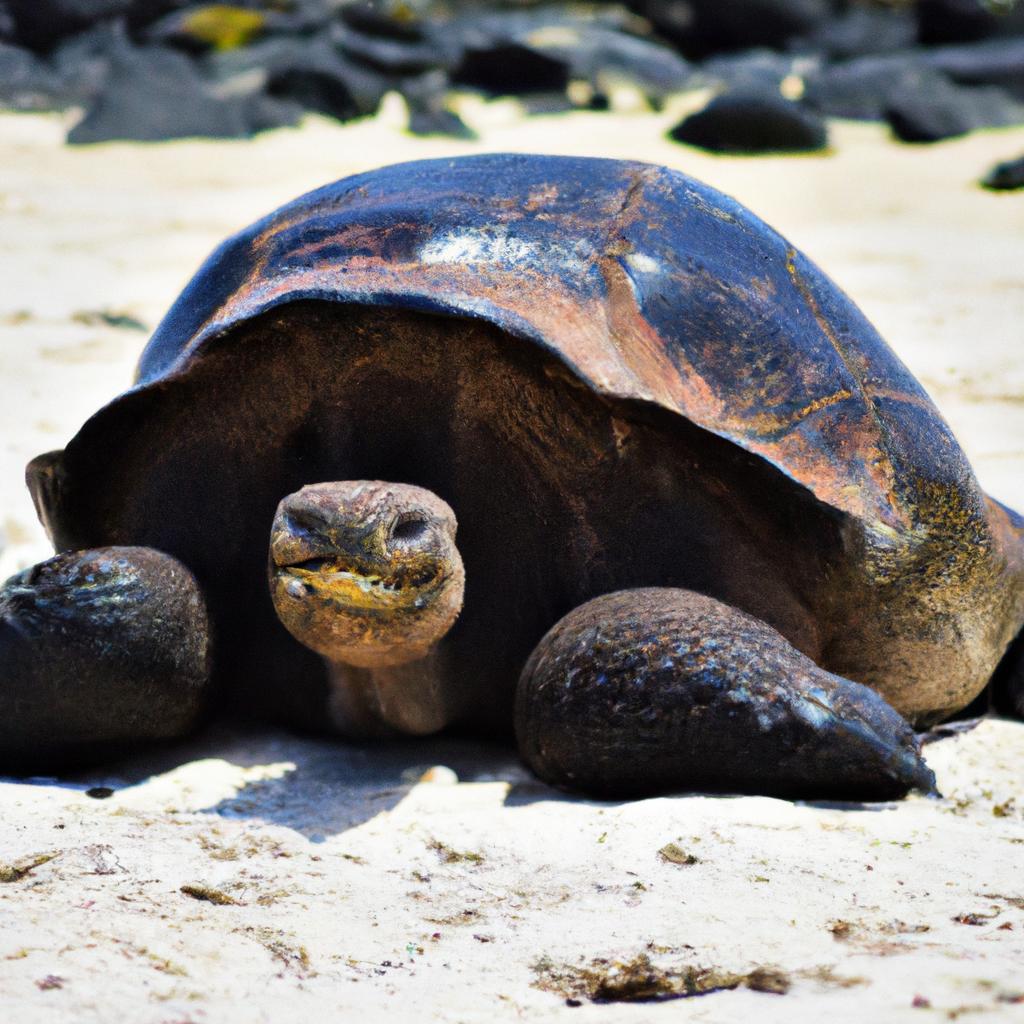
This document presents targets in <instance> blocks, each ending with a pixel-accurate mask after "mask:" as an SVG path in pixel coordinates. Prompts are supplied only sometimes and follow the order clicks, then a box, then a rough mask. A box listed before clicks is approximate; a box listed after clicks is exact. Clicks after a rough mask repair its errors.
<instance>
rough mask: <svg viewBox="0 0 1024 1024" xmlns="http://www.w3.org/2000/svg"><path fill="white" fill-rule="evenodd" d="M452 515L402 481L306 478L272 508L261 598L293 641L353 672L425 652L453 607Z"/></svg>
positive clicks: (456, 603)
mask: <svg viewBox="0 0 1024 1024" xmlns="http://www.w3.org/2000/svg"><path fill="white" fill-rule="evenodd" d="M455 529H456V521H455V513H454V512H452V510H451V508H449V506H448V505H447V504H446V503H445V502H444V501H442V500H441V499H440V498H439V497H438V496H437V495H436V494H433V493H432V492H431V491H428V490H425V489H424V488H422V487H415V486H412V485H411V484H393V483H382V482H380V481H373V480H347V481H340V482H334V483H320V484H311V485H309V486H308V487H303V488H302V489H301V490H299V491H296V492H295V493H294V494H289V495H288V496H287V497H286V498H285V499H284V500H283V501H282V502H281V503H280V505H278V507H277V514H276V515H275V517H274V524H273V527H272V529H271V536H270V566H269V575H270V594H271V597H272V599H273V602H274V608H275V609H276V611H277V615H278V618H280V620H281V622H282V623H284V625H285V627H286V628H287V629H288V631H289V632H290V633H291V634H292V635H293V636H294V637H295V638H296V639H297V640H299V641H300V642H301V643H303V644H305V645H306V646H307V647H309V648H311V649H312V650H314V651H316V652H317V653H318V654H321V655H323V656H324V657H326V658H328V659H329V660H331V661H340V662H344V663H346V664H349V665H354V666H358V667H361V668H383V667H387V666H393V665H402V664H405V663H408V662H411V661H415V660H417V659H419V658H422V657H424V656H426V655H427V654H428V653H429V652H430V650H431V648H432V647H433V646H434V645H435V644H436V643H437V641H438V640H440V639H441V637H443V636H444V635H445V633H447V632H448V630H449V629H450V628H451V626H452V624H453V623H454V622H455V620H456V618H457V617H458V615H459V612H460V611H461V609H462V595H463V588H464V584H465V573H464V570H463V567H462V558H461V557H460V555H459V551H458V549H457V548H456V546H455Z"/></svg>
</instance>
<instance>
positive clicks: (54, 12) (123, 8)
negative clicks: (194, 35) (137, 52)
mask: <svg viewBox="0 0 1024 1024" xmlns="http://www.w3.org/2000/svg"><path fill="white" fill-rule="evenodd" d="M6 3H7V7H8V11H9V13H10V15H11V16H12V18H13V20H14V24H15V34H16V35H15V37H16V39H17V40H18V41H19V42H21V43H23V44H24V45H26V46H29V47H31V48H32V49H33V50H37V51H44V50H49V49H50V48H51V47H52V46H53V45H54V44H55V43H57V42H59V41H60V40H61V39H65V38H67V37H68V36H73V35H75V34H76V33H78V32H81V31H82V30H83V29H86V28H89V27H90V26H92V25H97V24H99V23H101V22H104V21H110V20H112V19H116V18H123V19H125V20H126V21H127V22H128V24H129V25H130V26H132V27H135V26H137V25H145V24H147V23H149V22H150V21H152V20H153V19H154V18H157V17H159V16H160V15H162V14H164V13H166V12H167V11H170V10H173V9H174V8H175V7H180V6H182V4H183V3H184V0H6Z"/></svg>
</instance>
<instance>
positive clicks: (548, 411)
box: [0, 155, 1024, 798]
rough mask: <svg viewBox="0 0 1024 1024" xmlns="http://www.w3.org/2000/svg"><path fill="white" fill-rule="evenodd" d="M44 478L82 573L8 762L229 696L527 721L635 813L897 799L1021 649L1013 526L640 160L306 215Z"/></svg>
mask: <svg viewBox="0 0 1024 1024" xmlns="http://www.w3.org/2000/svg"><path fill="white" fill-rule="evenodd" d="M28 481H29V486H30V488H31V490H32V494H33V496H34V499H35V502H36V506H37V508H38V512H39V515H40V517H41V519H42V522H43V523H44V525H45V527H46V529H47V531H48V532H49V535H50V537H51V538H52V540H53V542H54V545H55V547H56V550H57V551H58V552H60V554H58V555H57V556H56V557H55V558H53V559H50V560H49V561H47V562H44V563H42V564H40V565H38V566H36V567H34V568H32V569H30V570H27V571H26V572H24V573H22V574H20V575H18V576H16V577H14V578H13V579H12V580H10V581H9V582H8V583H7V584H6V587H5V589H4V591H3V595H2V600H0V613H2V619H0V645H2V647H0V650H2V654H3V661H2V664H3V670H2V671H3V678H2V680H0V684H2V692H0V702H2V703H0V706H2V709H3V714H2V724H0V758H2V761H3V763H4V764H5V765H7V766H9V767H10V766H14V767H18V766H21V767H22V768H24V767H26V766H31V767H35V768H38V766H40V765H51V766H52V765H56V764H61V763H63V764H67V763H74V762H76V761H80V760H82V759H84V758H86V757H91V756H96V755H97V754H102V753H103V752H104V751H107V750H109V749H110V748H111V747H112V746H115V745H117V744H121V743H129V742H135V743H138V742H143V741H149V740H153V739H158V738H166V737H170V736H175V735H180V734H182V733H183V732H185V731H187V730H188V729H189V728H190V727H192V726H193V724H194V722H195V721H196V719H197V716H199V715H200V713H201V712H202V711H203V710H204V709H205V708H207V707H210V706H213V707H217V706H220V707H229V708H232V709H234V710H235V711H241V712H244V713H247V714H254V715H258V716H262V717H271V718H273V719H275V720H277V721H278V722H283V723H287V724H290V725H292V726H297V727H301V728H313V729H319V730H329V731H333V732H336V733H338V734H340V735H342V736H347V737H359V738H367V737H372V736H393V735H395V734H401V733H406V734H418V735H424V734H428V733H433V732H436V731H438V730H442V729H451V730H470V731H473V732H475V733H476V734H485V735H506V736H508V735H511V733H512V730H513V727H514V729H515V731H516V733H517V735H518V742H519V745H520V749H521V752H522V754H523V756H524V758H525V760H526V762H527V763H528V764H529V765H530V766H531V767H532V768H533V769H534V770H535V771H536V772H537V773H538V774H539V775H540V776H541V777H542V778H544V779H546V780H548V781H551V782H553V783H556V784H559V785H563V786H566V787H570V788H577V789H580V790H583V791H587V792H591V793H595V794H600V795H607V796H618V795H630V794H642V793H651V792H656V791H659V790H665V789H690V790H692V789H700V790H722V789H725V790H733V791H746V792H763V793H777V794H782V795H790V796H798V797H813V796H848V797H862V798H888V797H892V796H896V795H900V794H902V793H905V792H907V791H908V790H909V789H912V788H917V789H921V790H928V789H930V788H931V787H932V786H933V782H934V780H933V777H932V774H931V772H930V771H929V770H928V768H927V767H926V765H925V764H924V762H923V760H922V759H921V756H920V752H919V747H918V744H917V740H916V737H915V733H914V728H915V727H917V728H921V727H925V726H927V725H929V724H931V723H935V722H938V721H941V720H942V719H944V718H946V717H948V716H950V715H953V714H954V713H955V712H957V711H958V710H959V709H962V708H964V707H965V706H966V705H968V704H969V703H970V702H971V701H972V700H973V699H974V698H975V697H976V696H977V695H978V694H979V692H980V691H982V690H983V689H984V688H985V686H986V684H987V683H988V681H989V679H990V677H991V676H992V674H993V670H994V669H995V667H996V665H997V663H999V661H1000V659H1001V657H1002V656H1003V654H1004V652H1005V651H1006V650H1007V649H1008V647H1009V646H1010V645H1011V643H1012V642H1013V640H1014V638H1015V637H1016V636H1017V634H1018V633H1019V632H1020V630H1021V626H1022V622H1024V520H1022V519H1021V518H1020V517H1018V516H1017V515H1015V514H1014V513H1013V512H1011V511H1009V510H1008V509H1006V508H1004V507H1003V506H1001V505H999V504H998V503H997V502H995V501H993V500H991V499H990V498H988V497H986V496H985V494H984V493H983V492H982V491H981V489H980V488H979V486H978V484H977V482H976V480H975V477H974V475H973V473H972V471H971V468H970V466H969V465H968V463H967V461H966V459H965V457H964V454H963V452H962V451H961V449H960V447H959V446H958V444H957V442H956V441H955V440H954V438H953V436H952V434H951V432H950V430H949V428H948V427H947V425H946V424H945V423H944V422H943V420H942V418H941V417H940V415H939V414H938V412H937V411H936V409H935V407H934V406H933V405H932V403H931V401H930V400H929V398H928V396H927V394H926V393H925V392H924V390H923V389H922V388H921V386H920V385H919V384H918V383H917V381H916V380H915V379H914V378H913V377H912V376H911V374H910V373H909V372H908V371H907V370H906V368H905V367H904V366H903V365H902V364H901V363H900V361H899V360H898V359H897V358H896V356H895V355H894V354H893V353H892V352H891V351H890V349H889V348H888V347H887V346H886V344H885V343H884V342H883V341H882V339H881V338H880V337H879V336H878V334H877V333H876V332H875V330H874V329H873V328H872V327H871V326H870V324H869V323H868V322H867V321H866V319H865V318H864V316H863V315H862V314H861V313H860V311H859V310H858V309H857V308H856V307H855V306H854V305H853V303H852V302H850V300H849V299H848V298H846V296H845V295H843V293H842V292H841V291H840V290H839V289H838V288H837V287H836V286H835V285H834V284H833V283H832V282H831V281H829V279H828V278H827V277H825V276H824V275H823V274H822V272H821V271H820V270H818V269H817V268H816V267H815V266H814V265H813V264H812V263H811V262H810V261H809V260H808V259H806V258H805V257H804V256H803V255H801V253H799V252H798V251H797V250H796V249H794V248H793V247H792V246H791V245H790V244H788V243H787V242H786V241H785V240H784V239H783V238H781V237H780V236H779V235H778V234H777V233H776V232H775V231H773V230H772V229H771V228H769V227H768V226H767V225H765V224H764V223H763V222H761V221H760V220H758V219H757V218H756V217H755V216H754V215H752V214H751V213H750V212H749V211H748V210H746V209H745V208H743V207H742V206H740V205H739V204H738V203H736V202H734V201H733V200H731V199H729V198H727V197H726V196H724V195H722V194H720V193H718V192H716V191H715V190H714V189H711V188H708V187H707V186H705V185H702V184H700V183H699V182H697V181H694V180H692V179H691V178H688V177H686V176H685V175H683V174H680V173H677V172H675V171H670V170H666V169H664V168H660V167H654V166H649V165H645V164H641V163H631V162H619V161H613V160H598V159H575V158H563V157H543V156H516V155H491V156H477V157H468V158H461V159H453V160H431V161H425V162H417V163H408V164H401V165H398V166H394V167H386V168H384V169H381V170H377V171H372V172H370V173H367V174H360V175H357V176H355V177H351V178H347V179H345V180H343V181H340V182H337V183H335V184H333V185H328V186H327V187H325V188H322V189H320V190H318V191H316V192H313V193H310V194H309V195H306V196H304V197H302V198H300V199H298V200H296V201H295V202H293V203H290V204H289V205H287V206H284V207H282V208H281V209H280V210H278V211H277V212H276V213H273V214H271V215H270V216H268V217H266V218H265V219H263V220H261V221H259V222H258V223H256V224H254V225H253V226H252V227H250V228H248V229H247V230H245V231H243V232H241V233H240V234H238V235H236V236H235V237H233V238H231V239H229V240H228V241H227V242H225V243H224V244H223V245H222V246H221V247H220V248H219V249H218V250H217V251H216V252H215V253H214V254H213V255H212V256H211V257H210V258H209V259H208V260H207V262H206V263H205V264H204V265H203V267H202V268H201V269H200V270H199V272H198V273H197V274H196V276H195V277H194V279H193V280H192V282H191V283H190V284H189V285H188V287H187V288H186V289H185V291H184V293H183V294H182V296H181V297H180V298H179V299H178V301H177V302H176V303H175V304H174V306H173V307H172V308H171V310H170V312H169V313H168V314H167V316H166V318H165V319H164V320H163V322H162V323H161V324H160V326H159V327H158V329H157V330H156V332H155V334H154V335H153V337H152V339H151V340H150V342H149V344H148V346H147V347H146V349H145V351H144V352H143V354H142V357H141V361H140V363H139V367H138V376H137V380H136V383H135V385H134V386H133V387H132V388H130V389H129V390H128V391H126V392H125V393H124V394H123V395H121V396H120V397H119V398H117V399H115V400H114V401H113V402H111V403H110V404H109V405H107V406H105V407H104V408H102V409H100V410H99V412H97V413H96V414H95V415H94V416H92V418H91V419H89V420H88V422H86V424H85V425H84V426H83V427H82V428H81V430H80V431H79V433H78V434H77V436H76V437H75V438H74V439H73V440H72V441H71V442H70V443H69V444H68V446H67V448H66V449H64V450H63V451H60V452H53V453H50V454H47V455H42V456H40V457H39V458H37V459H35V460H34V461H33V462H32V463H31V464H30V466H29V468H28ZM456 519H457V521H458V536H457V538H456ZM268 549H269V554H268Z"/></svg>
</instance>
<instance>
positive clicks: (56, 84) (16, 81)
mask: <svg viewBox="0 0 1024 1024" xmlns="http://www.w3.org/2000/svg"><path fill="white" fill-rule="evenodd" d="M66 105H67V97H66V93H65V90H64V86H63V83H62V81H61V79H60V76H59V75H58V74H57V73H56V72H55V71H54V70H53V69H52V68H51V67H50V66H49V65H47V64H45V63H44V62H43V61H41V60H39V59H38V58H37V57H36V56H35V55H34V54H32V53H30V52H29V51H28V50H23V49H21V48H20V47H18V46H9V45H7V44H6V43H0V107H5V108H7V109H9V110H60V109H61V108H62V107H64V106H66Z"/></svg>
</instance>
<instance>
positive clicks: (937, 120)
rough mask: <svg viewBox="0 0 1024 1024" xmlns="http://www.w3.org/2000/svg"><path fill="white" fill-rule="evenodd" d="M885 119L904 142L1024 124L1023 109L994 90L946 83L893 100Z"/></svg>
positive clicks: (999, 90)
mask: <svg viewBox="0 0 1024 1024" xmlns="http://www.w3.org/2000/svg"><path fill="white" fill-rule="evenodd" d="M886 119H887V120H888V122H889V124H890V125H891V127H892V130H893V131H894V132H895V134H896V136H897V137H898V138H900V139H902V140H903V141H904V142H938V141H939V140H940V139H949V138H953V137H954V136H957V135H964V134H966V133H967V132H970V131H974V130H975V129H977V128H993V127H1003V126H1005V125H1012V124H1024V106H1022V105H1021V104H1020V103H1017V102H1016V101H1015V100H1014V99H1013V98H1012V97H1010V96H1008V95H1007V94H1006V93H1005V92H1003V90H1001V89H997V88H994V87H992V86H977V87H970V86H961V85H954V84H953V83H952V82H946V83H944V84H943V85H942V86H941V87H939V88H929V89H927V90H920V89H918V90H915V91H913V92H908V93H905V94H903V95H900V96H897V97H894V98H893V99H891V100H890V103H889V106H888V108H887V110H886Z"/></svg>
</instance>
